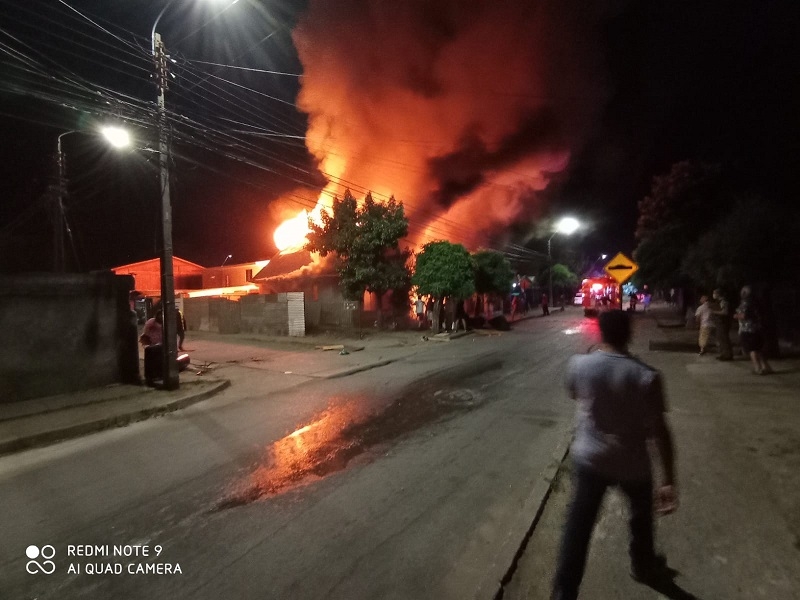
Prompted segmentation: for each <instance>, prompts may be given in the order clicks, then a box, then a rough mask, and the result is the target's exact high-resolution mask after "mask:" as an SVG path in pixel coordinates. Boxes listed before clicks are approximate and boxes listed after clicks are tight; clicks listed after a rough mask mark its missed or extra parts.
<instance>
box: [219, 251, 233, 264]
mask: <svg viewBox="0 0 800 600" xmlns="http://www.w3.org/2000/svg"><path fill="white" fill-rule="evenodd" d="M232 258H233V254H228V256H226V257H225V260H223V261H222V266H223V267H224V266H225V263H226V262H228V261H229V260H230V259H232Z"/></svg>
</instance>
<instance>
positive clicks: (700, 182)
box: [634, 161, 730, 287]
mask: <svg viewBox="0 0 800 600" xmlns="http://www.w3.org/2000/svg"><path fill="white" fill-rule="evenodd" d="M729 205H730V195H729V193H728V192H727V190H726V189H725V185H724V182H723V179H722V177H721V169H720V167H719V166H717V165H709V164H705V163H694V162H690V161H683V162H679V163H675V164H674V165H672V168H671V169H670V172H669V173H667V174H666V175H660V176H656V177H654V178H653V185H652V188H651V191H650V194H649V195H648V196H647V197H645V198H644V199H643V200H641V201H640V202H639V220H638V223H637V228H636V238H637V239H638V240H639V245H638V247H637V248H636V249H635V250H634V259H635V260H636V262H637V263H638V265H639V272H638V273H637V274H636V281H638V282H645V283H648V284H649V285H650V286H651V287H653V286H656V287H672V286H675V285H684V286H685V285H686V283H687V282H686V278H685V276H684V275H683V272H682V270H681V262H682V260H683V256H684V254H685V252H686V248H687V247H689V245H691V244H692V243H694V242H695V241H697V239H698V238H699V237H700V236H701V235H702V234H703V233H704V232H706V231H707V230H708V229H709V228H710V227H711V226H713V224H714V223H715V222H716V221H717V220H719V219H720V218H721V216H723V215H725V214H727V212H728V210H729Z"/></svg>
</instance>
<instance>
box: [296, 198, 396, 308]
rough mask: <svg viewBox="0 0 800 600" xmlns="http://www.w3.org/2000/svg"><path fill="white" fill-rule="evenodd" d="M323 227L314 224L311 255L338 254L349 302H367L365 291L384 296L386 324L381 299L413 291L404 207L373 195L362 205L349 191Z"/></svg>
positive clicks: (338, 267) (326, 216) (336, 203)
mask: <svg viewBox="0 0 800 600" xmlns="http://www.w3.org/2000/svg"><path fill="white" fill-rule="evenodd" d="M321 218H322V225H317V224H315V223H313V222H311V221H309V228H310V229H311V233H309V234H308V243H307V244H306V246H305V248H306V250H309V251H311V252H318V253H319V254H320V255H321V256H323V257H324V256H327V255H328V253H331V252H333V253H335V254H336V271H337V272H338V274H339V286H340V287H341V289H342V292H343V294H344V296H345V298H347V299H349V300H361V299H362V298H363V296H364V292H370V293H374V294H375V295H376V296H377V297H378V323H381V322H382V314H381V298H382V297H383V295H384V294H385V293H386V292H387V291H389V290H394V289H401V290H402V289H407V288H408V284H409V279H410V273H409V269H408V259H409V258H410V256H411V252H410V251H409V250H408V249H405V250H401V249H400V247H399V241H400V239H402V238H403V237H405V236H406V235H407V234H408V219H406V217H405V213H404V210H403V204H402V202H397V201H396V200H395V199H394V197H392V198H390V199H389V201H388V202H386V203H378V202H375V201H374V200H373V199H372V195H371V194H367V196H366V197H365V198H364V201H363V203H362V204H361V205H360V206H359V204H358V202H357V201H356V199H355V197H354V196H353V195H352V194H351V193H350V190H346V191H345V194H344V197H343V198H342V199H341V200H339V199H338V198H336V199H334V201H333V212H332V214H330V213H328V212H327V211H325V210H323V211H322V216H321Z"/></svg>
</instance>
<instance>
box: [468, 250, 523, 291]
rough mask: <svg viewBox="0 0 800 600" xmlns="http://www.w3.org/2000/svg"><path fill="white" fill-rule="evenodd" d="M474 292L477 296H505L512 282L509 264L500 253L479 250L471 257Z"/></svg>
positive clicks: (512, 273)
mask: <svg viewBox="0 0 800 600" xmlns="http://www.w3.org/2000/svg"><path fill="white" fill-rule="evenodd" d="M472 260H473V263H474V265H475V275H474V280H475V291H476V292H478V293H479V294H492V293H497V294H507V293H508V290H509V289H510V288H511V282H512V281H513V280H514V271H513V270H512V269H511V263H510V262H509V261H508V259H507V258H506V257H505V256H503V254H501V253H500V252H495V251H494V250H479V251H478V252H476V253H475V254H473V255H472Z"/></svg>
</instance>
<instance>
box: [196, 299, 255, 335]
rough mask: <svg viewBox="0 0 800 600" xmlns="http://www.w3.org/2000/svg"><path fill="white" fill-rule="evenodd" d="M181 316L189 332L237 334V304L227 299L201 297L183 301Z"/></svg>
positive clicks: (238, 329)
mask: <svg viewBox="0 0 800 600" xmlns="http://www.w3.org/2000/svg"><path fill="white" fill-rule="evenodd" d="M183 309H184V310H183V316H184V318H185V319H186V329H188V330H189V331H214V332H217V333H239V332H240V331H241V327H240V321H241V314H240V307H239V302H236V301H235V300H229V299H227V298H214V297H201V298H184V299H183Z"/></svg>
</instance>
